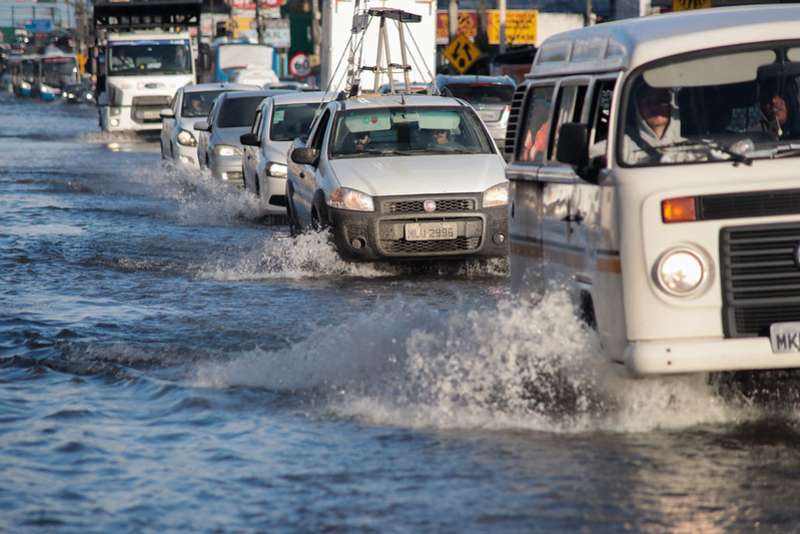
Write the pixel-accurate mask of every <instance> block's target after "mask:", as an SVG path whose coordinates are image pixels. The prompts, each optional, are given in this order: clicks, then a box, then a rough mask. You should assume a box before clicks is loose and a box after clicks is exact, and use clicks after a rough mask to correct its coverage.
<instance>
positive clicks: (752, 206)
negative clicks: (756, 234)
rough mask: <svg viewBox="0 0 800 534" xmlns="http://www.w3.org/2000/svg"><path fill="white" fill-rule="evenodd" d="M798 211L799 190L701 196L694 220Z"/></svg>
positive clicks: (799, 208)
mask: <svg viewBox="0 0 800 534" xmlns="http://www.w3.org/2000/svg"><path fill="white" fill-rule="evenodd" d="M793 213H800V189H781V190H778V191H755V192H748V193H732V194H731V193H729V194H724V195H705V196H702V197H700V198H699V202H698V219H701V220H713V219H734V218H741V217H765V216H775V215H789V214H793Z"/></svg>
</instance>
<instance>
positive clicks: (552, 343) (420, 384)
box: [195, 292, 748, 432]
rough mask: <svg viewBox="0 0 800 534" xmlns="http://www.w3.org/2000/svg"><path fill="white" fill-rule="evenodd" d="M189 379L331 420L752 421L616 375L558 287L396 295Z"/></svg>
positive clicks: (560, 427) (704, 388)
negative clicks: (454, 304) (256, 392)
mask: <svg viewBox="0 0 800 534" xmlns="http://www.w3.org/2000/svg"><path fill="white" fill-rule="evenodd" d="M375 325H380V327H379V328H376V327H375ZM195 383H196V385H198V386H202V387H229V386H240V385H241V386H253V387H263V388H267V389H271V390H293V391H294V390H315V391H317V392H320V391H322V392H324V393H325V394H326V395H329V396H328V397H327V398H328V402H327V404H326V406H327V407H328V409H329V410H331V411H332V412H333V413H334V414H336V415H337V416H343V417H355V418H358V419H362V420H366V421H369V422H371V423H375V424H391V425H399V426H409V427H422V428H482V429H487V428H488V429H528V430H544V431H551V432H584V431H611V432H642V431H648V430H652V429H655V428H669V429H674V428H684V427H690V426H695V425H700V424H709V423H721V422H726V421H731V420H741V419H742V418H743V417H748V413H747V412H746V411H743V409H742V406H739V405H735V406H734V405H732V404H730V403H726V402H725V401H724V400H723V399H722V398H721V397H719V395H718V394H717V392H716V390H715V389H714V388H713V387H711V386H709V385H708V384H707V383H706V380H705V377H704V376H691V377H669V378H659V379H647V380H633V379H629V378H625V377H623V376H622V375H621V374H620V373H619V372H618V370H617V369H614V368H613V365H612V364H609V363H606V358H605V356H604V355H603V353H602V350H601V349H600V348H599V346H598V342H597V338H596V336H595V335H594V333H593V332H591V331H589V330H588V329H587V328H586V327H585V326H583V325H582V324H581V323H580V322H579V321H578V320H577V319H576V317H575V313H574V309H573V306H572V305H571V303H570V302H569V299H568V298H567V296H566V295H565V294H564V293H562V292H554V293H550V294H548V295H546V296H545V297H544V298H542V299H540V300H538V301H534V300H529V299H519V300H517V299H514V300H505V301H502V302H499V303H498V304H497V305H496V306H494V307H484V308H479V309H475V305H474V303H472V304H471V305H467V304H463V305H462V306H460V307H458V308H456V309H453V310H451V311H449V312H447V313H444V312H439V311H436V310H434V309H433V308H432V307H430V306H424V305H421V304H420V303H419V302H411V301H408V300H402V299H395V300H393V301H391V302H385V303H383V304H381V305H379V306H378V307H376V309H375V310H373V311H371V312H369V313H364V314H362V315H360V316H358V317H356V318H354V319H348V320H347V321H346V322H344V323H342V324H341V325H337V326H335V327H325V328H321V329H317V330H316V331H313V332H311V334H310V336H309V337H308V338H307V339H305V340H304V341H301V342H299V343H297V344H296V345H294V346H292V347H290V348H288V349H282V350H278V351H265V350H261V349H257V350H255V351H251V352H248V353H246V354H240V355H234V356H233V359H230V360H229V361H226V362H224V363H213V364H205V365H202V366H200V367H199V368H198V370H197V374H196V377H195Z"/></svg>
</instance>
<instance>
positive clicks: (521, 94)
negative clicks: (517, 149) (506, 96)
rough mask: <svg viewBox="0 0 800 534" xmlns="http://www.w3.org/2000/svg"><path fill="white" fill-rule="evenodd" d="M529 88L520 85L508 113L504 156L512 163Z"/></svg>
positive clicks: (503, 148)
mask: <svg viewBox="0 0 800 534" xmlns="http://www.w3.org/2000/svg"><path fill="white" fill-rule="evenodd" d="M527 89H528V86H527V85H526V84H523V85H520V86H519V87H517V89H516V90H515V91H514V97H513V98H512V99H511V109H510V111H509V112H508V126H507V127H506V140H505V143H504V144H503V146H502V147H501V148H502V150H503V155H504V156H505V158H506V161H511V159H512V158H513V156H514V145H515V144H516V140H517V129H518V128H519V121H520V115H521V113H522V103H523V102H524V101H525V91H527Z"/></svg>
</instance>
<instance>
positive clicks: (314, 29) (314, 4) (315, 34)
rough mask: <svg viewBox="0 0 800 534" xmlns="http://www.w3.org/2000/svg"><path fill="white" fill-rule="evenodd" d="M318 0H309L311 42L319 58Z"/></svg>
mask: <svg viewBox="0 0 800 534" xmlns="http://www.w3.org/2000/svg"><path fill="white" fill-rule="evenodd" d="M318 2H319V0H311V43H312V44H313V46H314V55H315V56H317V58H319V56H320V51H321V50H322V46H321V44H322V43H321V42H320V34H321V33H322V29H321V28H320V24H319V22H320V16H319V3H318Z"/></svg>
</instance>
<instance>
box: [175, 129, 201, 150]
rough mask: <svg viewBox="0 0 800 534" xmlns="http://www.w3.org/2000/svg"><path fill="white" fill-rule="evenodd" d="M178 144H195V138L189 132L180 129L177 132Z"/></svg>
mask: <svg viewBox="0 0 800 534" xmlns="http://www.w3.org/2000/svg"><path fill="white" fill-rule="evenodd" d="M178 144H179V145H183V146H197V140H196V139H195V138H194V136H193V135H192V133H191V132H187V131H186V130H181V131H180V132H178Z"/></svg>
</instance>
